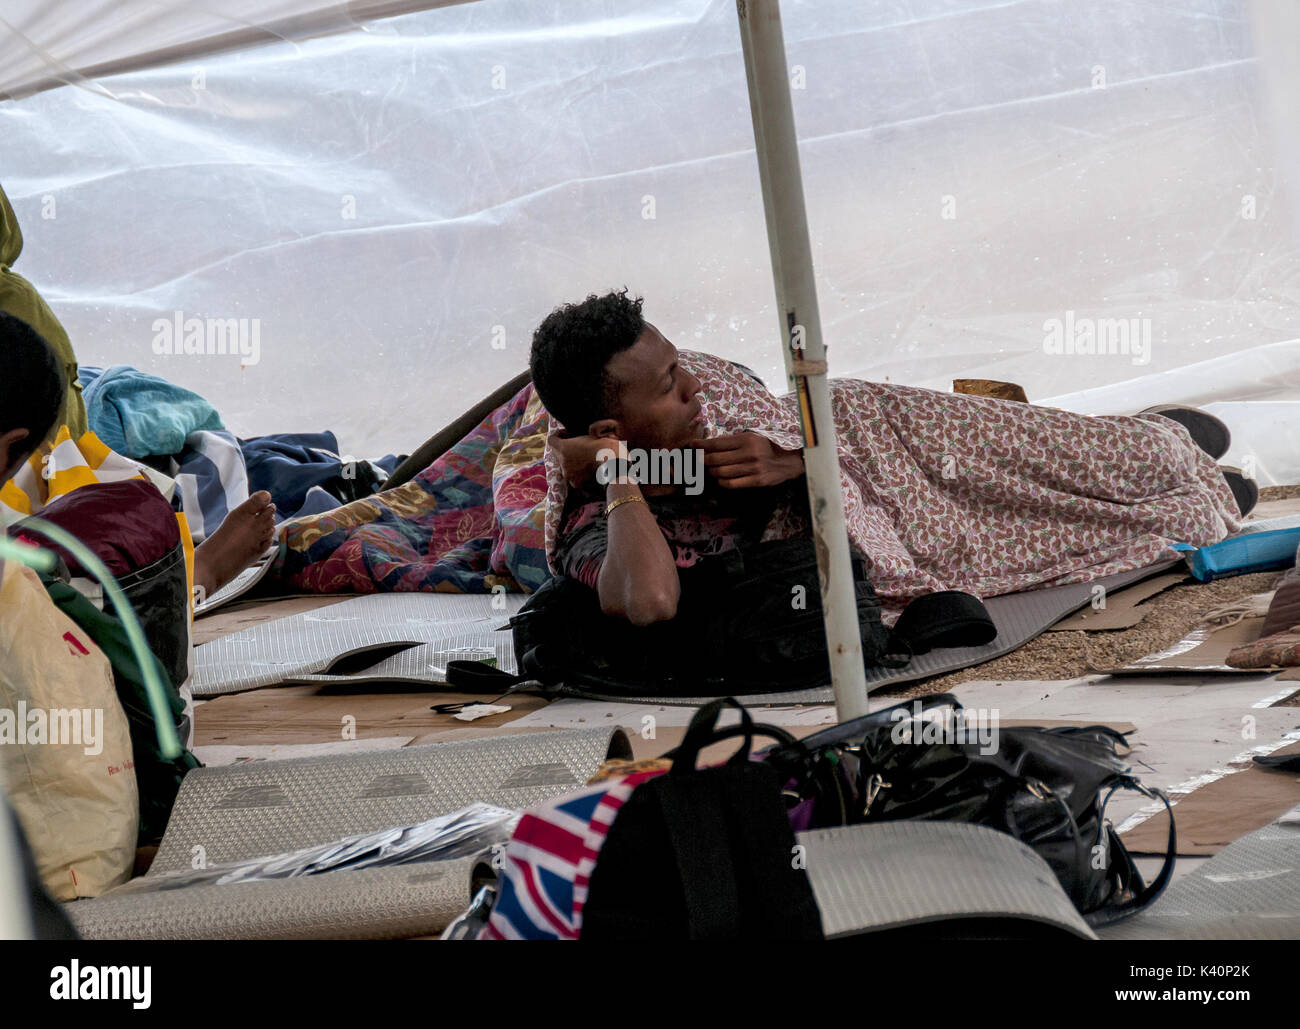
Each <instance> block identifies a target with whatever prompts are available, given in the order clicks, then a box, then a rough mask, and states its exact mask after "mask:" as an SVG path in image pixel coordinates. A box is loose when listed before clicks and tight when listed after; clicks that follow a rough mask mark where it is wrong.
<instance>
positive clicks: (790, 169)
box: [736, 0, 867, 721]
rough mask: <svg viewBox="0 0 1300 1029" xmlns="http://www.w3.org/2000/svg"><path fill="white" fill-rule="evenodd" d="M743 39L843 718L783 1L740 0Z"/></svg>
mask: <svg viewBox="0 0 1300 1029" xmlns="http://www.w3.org/2000/svg"><path fill="white" fill-rule="evenodd" d="M736 13H737V15H739V17H740V39H741V44H742V47H743V49H744V54H745V76H746V78H747V79H748V81H749V110H750V114H751V115H752V116H753V119H754V144H755V148H756V150H757V151H758V172H759V179H760V180H761V182H762V185H763V209H764V211H765V213H766V215H767V242H768V247H769V249H770V250H771V253H772V276H773V278H774V279H775V282H776V304H777V313H778V315H779V317H780V321H781V329H780V332H781V335H782V336H783V337H784V338H785V370H786V376H787V379H788V381H789V385H790V388H791V389H792V390H793V391H794V393H795V395H796V396H797V397H798V400H799V414H800V421H801V422H802V428H803V440H804V468H805V470H806V472H807V479H808V500H809V502H810V506H811V508H812V518H813V540H814V542H815V543H816V545H817V568H818V571H819V573H820V576H821V587H822V611H823V612H824V615H825V619H826V643H827V648H828V650H829V652H830V663H831V684H832V686H833V687H834V689H835V708H836V712H837V713H838V715H839V718H840V720H841V721H845V720H847V719H850V718H857V717H859V716H860V715H864V714H866V713H867V681H866V673H865V670H864V669H863V665H862V640H861V638H860V637H859V635H858V616H857V602H856V600H855V598H854V592H853V568H852V565H851V564H850V560H849V537H848V531H847V530H846V528H845V525H844V497H843V494H842V493H841V492H840V464H839V454H838V451H837V449H836V445H835V423H834V421H833V420H832V418H831V399H830V390H829V388H828V386H827V383H826V347H825V345H824V344H823V343H822V326H821V316H820V315H819V314H818V312H817V287H816V283H815V281H814V278H813V265H812V250H811V247H810V246H809V243H808V218H807V214H806V213H805V211H804V202H803V176H802V175H801V174H800V172H799V147H798V140H797V137H796V135H795V130H794V109H793V107H792V105H791V102H790V84H789V78H788V72H787V70H786V62H785V39H784V37H783V34H782V32H781V7H780V4H779V3H778V0H736Z"/></svg>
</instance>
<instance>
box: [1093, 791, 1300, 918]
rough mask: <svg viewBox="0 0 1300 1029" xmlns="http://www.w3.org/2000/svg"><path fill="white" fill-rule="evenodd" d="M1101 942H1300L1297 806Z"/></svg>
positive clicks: (1299, 810)
mask: <svg viewBox="0 0 1300 1029" xmlns="http://www.w3.org/2000/svg"><path fill="white" fill-rule="evenodd" d="M1174 810H1175V811H1176V810H1177V808H1175V809H1174ZM1099 935H1100V936H1101V938H1102V939H1104V940H1294V939H1300V807H1297V808H1293V809H1292V810H1291V811H1289V812H1287V814H1285V815H1283V816H1282V817H1281V818H1280V819H1278V820H1277V821H1276V822H1274V823H1273V824H1272V825H1266V826H1265V827H1264V828H1263V829H1259V830H1256V831H1255V832H1253V833H1250V834H1248V835H1246V836H1243V837H1241V838H1240V839H1239V840H1235V841H1234V842H1232V843H1230V844H1228V846H1226V847H1224V848H1223V850H1221V851H1219V853H1217V854H1216V855H1214V857H1212V858H1210V859H1209V860H1208V861H1206V862H1205V863H1204V864H1202V865H1200V866H1199V867H1197V868H1196V869H1194V870H1193V871H1191V872H1188V873H1187V874H1186V875H1184V876H1182V877H1181V878H1179V879H1177V880H1176V881H1175V882H1173V883H1171V884H1170V885H1169V887H1168V888H1167V889H1166V890H1165V892H1164V894H1163V895H1161V896H1160V897H1159V898H1158V899H1157V900H1156V901H1155V903H1153V904H1152V905H1151V906H1150V907H1149V908H1147V910H1145V911H1143V912H1142V913H1141V914H1137V915H1134V916H1133V917H1132V918H1130V919H1127V920H1126V921H1123V922H1119V923H1117V924H1115V925H1112V926H1107V927H1105V928H1103V929H1101V930H1099Z"/></svg>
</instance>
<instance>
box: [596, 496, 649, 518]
mask: <svg viewBox="0 0 1300 1029" xmlns="http://www.w3.org/2000/svg"><path fill="white" fill-rule="evenodd" d="M634 501H640V502H641V503H642V504H644V503H645V497H643V496H641V494H640V493H629V494H628V495H627V496H625V497H619V498H618V499H617V500H611V501H610V502H609V503H608V504H606V505H605V517H606V518H608V517H609V513H610V512H611V511H613V510H614V508H616V507H618V506H619V505H620V504H631V503H633V502H634ZM647 506H648V505H647Z"/></svg>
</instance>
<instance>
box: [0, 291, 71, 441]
mask: <svg viewBox="0 0 1300 1029" xmlns="http://www.w3.org/2000/svg"><path fill="white" fill-rule="evenodd" d="M67 388H68V384H67V380H66V378H65V377H64V374H63V368H62V366H61V365H60V364H59V359H58V356H57V355H56V354H55V353H54V348H53V347H51V346H50V345H49V344H48V343H46V342H45V338H44V337H43V336H41V334H40V333H38V332H37V331H36V330H35V329H33V328H32V327H31V326H30V325H28V324H27V323H26V322H25V321H23V320H22V319H21V318H15V317H14V316H13V315H11V314H5V313H4V312H3V311H0V435H3V434H4V433H6V432H9V431H10V430H12V429H26V430H27V438H26V439H25V440H23V441H22V443H20V444H19V447H21V448H22V450H23V452H25V453H31V452H33V451H34V450H35V449H36V448H37V447H39V446H40V445H41V444H42V443H43V442H45V437H46V436H48V435H49V434H50V433H51V432H52V431H53V430H54V427H55V423H56V422H57V421H58V418H59V411H60V410H61V409H62V407H63V395H64V393H66V392H67Z"/></svg>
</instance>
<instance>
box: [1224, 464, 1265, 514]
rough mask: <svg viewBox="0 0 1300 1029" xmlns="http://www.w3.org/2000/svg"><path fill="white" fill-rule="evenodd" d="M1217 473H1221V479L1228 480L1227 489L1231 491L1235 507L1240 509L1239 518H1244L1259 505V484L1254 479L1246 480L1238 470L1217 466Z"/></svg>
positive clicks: (1227, 466) (1226, 466)
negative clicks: (1235, 502) (1235, 503)
mask: <svg viewBox="0 0 1300 1029" xmlns="http://www.w3.org/2000/svg"><path fill="white" fill-rule="evenodd" d="M1219 471H1221V472H1223V477H1224V478H1225V479H1227V480H1228V488H1229V489H1231V490H1232V496H1233V498H1234V499H1235V500H1236V501H1237V507H1239V508H1240V509H1241V517H1243V518H1245V517H1246V515H1248V514H1250V512H1252V511H1253V510H1255V505H1256V504H1258V503H1259V484H1258V483H1256V482H1255V480H1254V479H1247V478H1246V476H1245V475H1243V474H1242V472H1241V469H1240V468H1233V467H1231V466H1229V465H1219Z"/></svg>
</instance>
